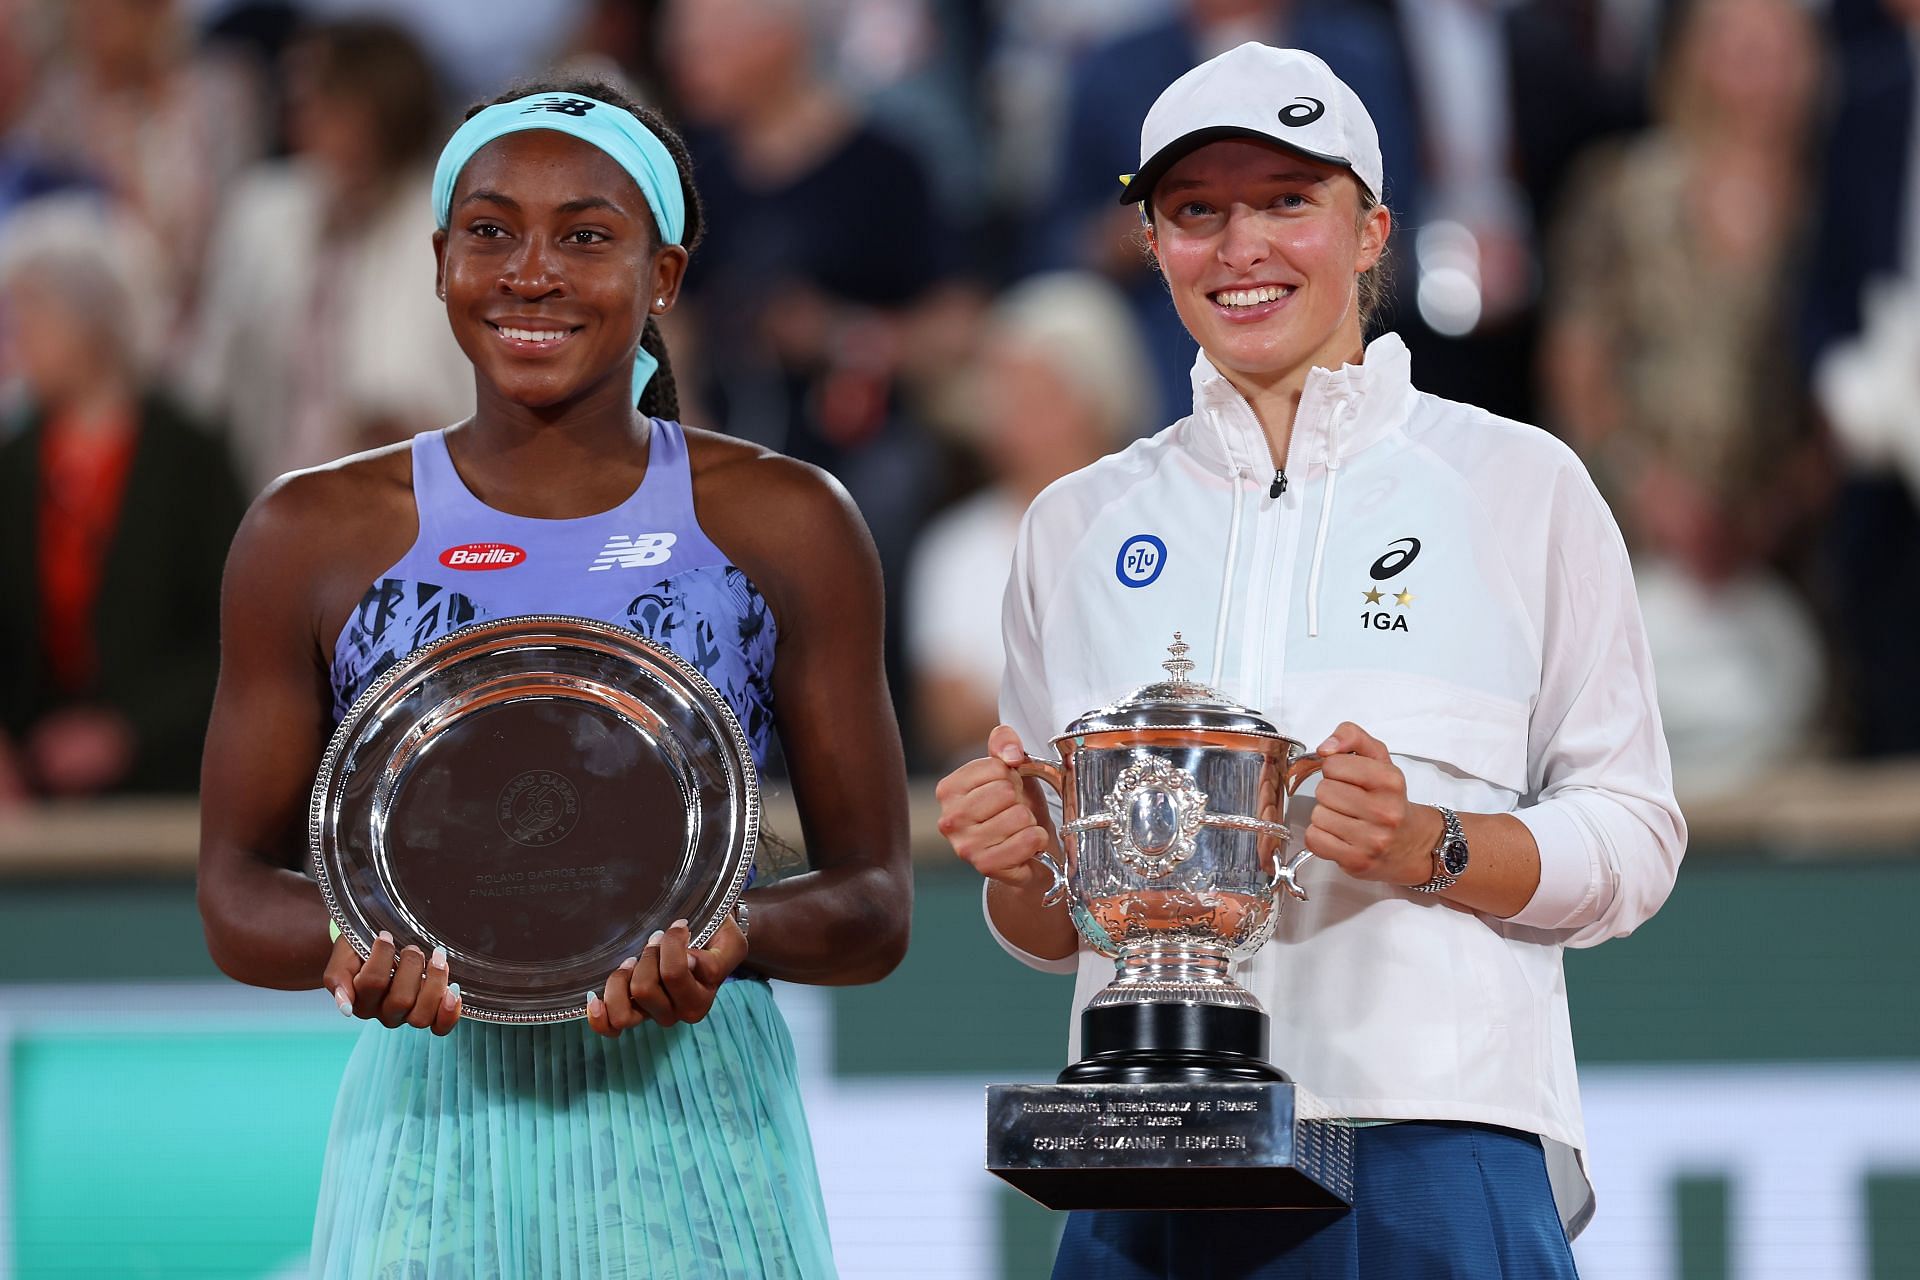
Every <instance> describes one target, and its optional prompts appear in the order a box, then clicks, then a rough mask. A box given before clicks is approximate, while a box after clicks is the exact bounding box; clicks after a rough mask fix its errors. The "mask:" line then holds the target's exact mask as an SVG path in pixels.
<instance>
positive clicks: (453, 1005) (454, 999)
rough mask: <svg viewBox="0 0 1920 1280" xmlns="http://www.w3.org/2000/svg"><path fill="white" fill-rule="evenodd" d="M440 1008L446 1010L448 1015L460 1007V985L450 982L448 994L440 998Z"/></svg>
mask: <svg viewBox="0 0 1920 1280" xmlns="http://www.w3.org/2000/svg"><path fill="white" fill-rule="evenodd" d="M440 1007H441V1008H442V1009H445V1010H446V1011H447V1012H448V1013H452V1012H453V1011H454V1010H455V1009H457V1008H459V1007H460V984H459V983H457V982H449V983H448V984H447V991H446V994H445V995H443V996H441V997H440Z"/></svg>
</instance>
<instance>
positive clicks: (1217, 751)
mask: <svg viewBox="0 0 1920 1280" xmlns="http://www.w3.org/2000/svg"><path fill="white" fill-rule="evenodd" d="M1169 651H1170V653H1171V654H1172V656H1171V657H1170V658H1169V659H1168V660H1167V662H1166V663H1164V664H1163V665H1164V666H1165V667H1166V669H1167V673H1168V678H1167V679H1166V680H1163V681H1160V682H1157V683H1154V684H1149V685H1144V686H1142V687H1141V688H1139V689H1136V690H1135V691H1134V692H1133V693H1132V694H1130V695H1128V696H1127V697H1126V698H1123V699H1120V700H1119V701H1117V702H1114V703H1111V704H1109V705H1108V706H1105V707H1102V708H1100V709H1099V710H1097V711H1094V712H1090V713H1089V714H1088V715H1085V716H1082V717H1081V718H1080V719H1078V720H1076V721H1074V722H1073V724H1072V725H1070V726H1069V727H1068V729H1067V731H1066V732H1065V733H1063V734H1061V735H1060V736H1059V737H1057V738H1055V739H1054V740H1053V746H1054V749H1055V750H1056V751H1057V752H1059V755H1060V759H1059V761H1058V762H1057V763H1055V762H1052V761H1045V760H1029V761H1028V762H1027V763H1026V764H1024V765H1022V766H1021V767H1020V771H1021V772H1022V773H1024V774H1026V775H1028V776H1030V777H1037V778H1040V779H1041V780H1043V781H1044V782H1046V783H1047V784H1048V785H1050V786H1052V787H1053V789H1054V790H1055V791H1057V792H1059V794H1060V797H1061V803H1062V807H1063V815H1064V819H1065V821H1064V822H1063V823H1062V826H1061V843H1062V846H1063V852H1064V853H1065V855H1066V857H1065V863H1066V865H1065V866H1064V867H1057V866H1054V865H1053V862H1052V860H1051V859H1044V860H1043V861H1045V862H1046V863H1047V865H1048V867H1049V870H1050V871H1051V872H1052V873H1053V877H1054V882H1053V885H1052V889H1051V893H1050V900H1054V901H1057V900H1060V899H1061V898H1065V900H1066V901H1067V902H1068V904H1069V911H1070V914H1071V915H1072V918H1073V921H1074V925H1075V927H1076V928H1077V929H1078V930H1079V931H1080V933H1081V935H1082V936H1083V937H1084V938H1086V940H1087V941H1088V943H1089V944H1091V945H1092V946H1093V947H1095V948H1096V949H1098V950H1099V951H1100V952H1102V953H1103V954H1105V955H1109V956H1112V957H1113V958H1114V961H1115V969H1116V972H1115V979H1114V982H1113V983H1112V984H1111V985H1110V986H1109V987H1107V988H1106V990H1104V991H1102V992H1100V993H1099V994H1098V995H1096V996H1095V997H1094V1004H1095V1005H1100V1004H1111V1003H1117V1002H1121V1001H1134V1000H1168V999H1177V1000H1187V1001H1195V1002H1199V1003H1209V1004H1223V1005H1230V1006H1236V1007H1242V1008H1255V1009H1257V1008H1259V1004H1258V1002H1257V1001H1256V1000H1255V999H1254V998H1253V996H1252V995H1250V994H1248V993H1247V992H1246V991H1245V990H1244V989H1242V988H1241V987H1240V986H1239V985H1238V984H1237V983H1235V982H1234V981H1233V979H1232V975H1231V964H1232V961H1234V960H1239V959H1244V958H1246V957H1247V956H1250V955H1252V954H1253V953H1254V952H1255V951H1256V950H1258V949H1259V948H1260V947H1261V946H1262V945H1263V944H1264V943H1265V942H1266V941H1267V939H1268V938H1269V937H1271V936H1272V933H1273V925H1274V913H1275V911H1276V910H1277V906H1278V898H1277V892H1278V891H1279V890H1280V889H1281V888H1285V889H1286V890H1287V892H1289V893H1290V894H1292V895H1293V896H1294V897H1298V898H1304V897H1305V896H1306V894H1305V893H1304V892H1303V891H1302V890H1301V889H1300V887H1299V885H1298V883H1297V882H1296V881H1295V873H1296V872H1297V871H1298V870H1299V868H1300V866H1301V864H1302V863H1303V862H1305V861H1306V860H1307V859H1308V858H1309V857H1311V856H1312V855H1311V854H1309V853H1308V852H1306V851H1305V850H1301V851H1299V852H1298V853H1295V854H1293V855H1292V857H1291V858H1289V856H1288V847H1289V845H1290V843H1291V840H1292V835H1291V833H1290V832H1289V831H1288V829H1287V825H1286V804H1287V801H1288V800H1289V799H1291V798H1292V796H1293V794H1294V792H1295V791H1297V790H1298V788H1299V786H1300V784H1301V783H1302V782H1303V781H1305V780H1306V779H1307V778H1308V777H1309V776H1311V775H1312V774H1313V773H1314V772H1315V771H1316V770H1318V768H1319V767H1320V761H1319V757H1317V756H1313V755H1310V754H1308V753H1307V752H1306V750H1305V748H1304V747H1302V745H1301V744H1300V743H1299V742H1297V741H1295V740H1293V739H1292V738H1289V737H1287V736H1286V735H1285V734H1283V733H1281V732H1280V731H1279V730H1278V729H1276V728H1275V727H1274V726H1273V724H1272V722H1271V721H1269V720H1267V719H1266V718H1265V717H1264V716H1262V715H1260V713H1259V712H1257V711H1254V710H1252V709H1250V708H1247V707H1243V706H1240V705H1238V704H1236V703H1234V702H1232V701H1230V700H1228V699H1227V698H1225V697H1223V696H1222V695H1220V694H1219V693H1217V692H1215V691H1214V690H1212V689H1209V688H1207V687H1206V686H1205V685H1200V684H1195V683H1194V682H1192V681H1191V680H1189V679H1188V678H1187V676H1188V673H1189V672H1191V671H1192V669H1193V663H1192V662H1191V661H1189V660H1188V659H1187V657H1186V653H1187V646H1186V645H1185V644H1184V643H1182V642H1181V640H1180V637H1179V635H1178V633H1176V634H1175V636H1174V643H1173V644H1172V645H1171V646H1170V647H1169Z"/></svg>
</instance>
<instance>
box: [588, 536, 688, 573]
mask: <svg viewBox="0 0 1920 1280" xmlns="http://www.w3.org/2000/svg"><path fill="white" fill-rule="evenodd" d="M679 536H680V535H679V534H676V533H636V534H635V535H633V537H631V538H629V537H628V536H627V535H626V534H624V533H616V534H614V535H613V536H612V537H611V538H608V539H607V545H606V546H604V547H602V548H600V554H599V555H598V556H597V557H595V558H594V561H593V563H592V564H590V565H588V566H587V572H588V573H593V572H596V571H598V570H600V569H644V568H646V567H647V566H648V565H650V564H659V563H660V562H661V561H663V560H666V559H667V558H668V557H669V556H671V555H672V554H673V544H674V543H675V542H676V541H678V539H679Z"/></svg>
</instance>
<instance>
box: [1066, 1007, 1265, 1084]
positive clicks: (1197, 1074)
mask: <svg viewBox="0 0 1920 1280" xmlns="http://www.w3.org/2000/svg"><path fill="white" fill-rule="evenodd" d="M1080 1048H1081V1051H1082V1052H1083V1053H1084V1054H1085V1055H1086V1056H1084V1057H1083V1058H1081V1059H1080V1061H1078V1062H1076V1063H1074V1064H1073V1065H1072V1066H1070V1067H1068V1068H1067V1069H1066V1070H1065V1071H1062V1072H1061V1073H1060V1076H1059V1081H1060V1083H1061V1084H1202V1083H1205V1082H1208V1081H1221V1082H1225V1081H1231V1080H1241V1081H1248V1082H1258V1081H1263V1080H1272V1081H1278V1082H1281V1083H1285V1082H1286V1080H1287V1078H1288V1077H1287V1073H1286V1072H1284V1071H1282V1070H1280V1069H1279V1068H1278V1067H1275V1066H1274V1065H1273V1064H1272V1063H1270V1062H1268V1061H1267V1060H1266V1058H1267V1015H1266V1014H1264V1013H1261V1012H1260V1011H1259V1010H1258V1009H1233V1008H1228V1007H1227V1006H1225V1005H1217V1004H1176V1003H1173V1002H1171V1001H1167V1002H1161V1003H1153V1004H1111V1005H1106V1006H1104V1007H1101V1008H1097V1009H1088V1010H1087V1011H1086V1012H1085V1013H1082V1014H1081V1015H1080Z"/></svg>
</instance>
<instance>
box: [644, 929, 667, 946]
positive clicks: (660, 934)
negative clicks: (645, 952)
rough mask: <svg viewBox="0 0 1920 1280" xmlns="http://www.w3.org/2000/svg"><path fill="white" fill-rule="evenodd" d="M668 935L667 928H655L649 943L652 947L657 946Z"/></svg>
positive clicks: (648, 940)
mask: <svg viewBox="0 0 1920 1280" xmlns="http://www.w3.org/2000/svg"><path fill="white" fill-rule="evenodd" d="M666 936H667V933H666V930H664V929H655V930H654V931H653V936H652V937H650V938H648V939H647V945H648V946H650V947H657V946H659V945H660V941H661V939H663V938H665V937H666Z"/></svg>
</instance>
